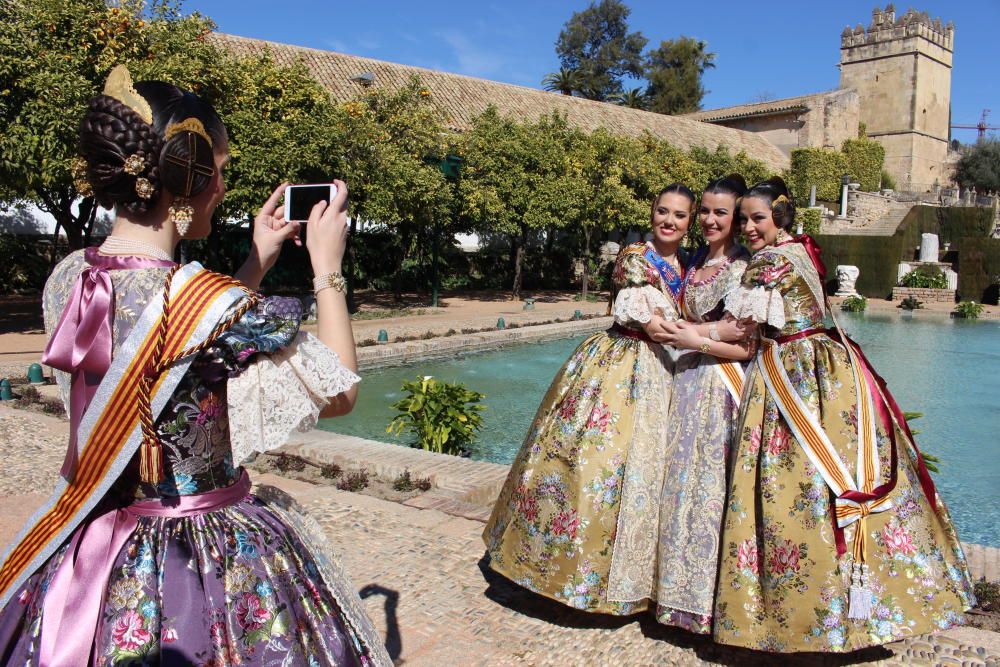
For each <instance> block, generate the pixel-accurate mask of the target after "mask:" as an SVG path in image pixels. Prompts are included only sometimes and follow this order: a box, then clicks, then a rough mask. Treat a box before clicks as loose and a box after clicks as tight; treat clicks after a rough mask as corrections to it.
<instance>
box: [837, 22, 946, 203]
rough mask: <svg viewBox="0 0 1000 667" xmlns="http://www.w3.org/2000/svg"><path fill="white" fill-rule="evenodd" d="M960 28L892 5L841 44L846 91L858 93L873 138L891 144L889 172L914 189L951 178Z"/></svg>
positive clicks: (887, 146) (848, 31)
mask: <svg viewBox="0 0 1000 667" xmlns="http://www.w3.org/2000/svg"><path fill="white" fill-rule="evenodd" d="M954 39H955V27H954V25H953V24H952V23H951V22H948V24H947V25H944V24H942V23H941V19H939V18H937V19H931V18H930V17H929V16H928V15H927V12H917V11H914V10H912V9H909V10H907V12H906V13H905V14H903V15H902V16H900V17H898V18H897V17H896V10H895V8H894V7H893V5H891V4H890V5H888V6H887V7H886V8H885V9H884V10H882V9H879V8H877V7H876V8H875V9H874V10H873V11H872V22H871V24H870V25H869V26H868V27H867V28H865V27H864V26H863V25H860V24H859V25H858V26H857V27H855V28H850V27H848V28H845V29H844V32H843V33H841V38H840V88H841V89H847V88H851V89H854V90H856V91H857V92H858V95H859V97H860V99H861V101H862V103H861V105H860V107H861V108H860V117H861V122H863V123H864V124H865V125H866V126H867V131H868V136H869V137H872V138H874V139H877V140H878V141H879V142H881V143H882V145H884V146H885V153H886V160H885V168H886V171H888V172H889V173H890V174H891V175H892V176H893V177H894V178H895V179H896V182H897V183H898V184H899V187H901V188H904V189H907V190H927V189H931V188H932V187H933V186H934V185H935V184H945V183H947V182H948V180H949V176H950V175H949V174H948V173H947V171H946V167H945V161H946V159H947V155H948V139H949V128H948V126H949V124H950V112H951V67H952V53H953V48H954Z"/></svg>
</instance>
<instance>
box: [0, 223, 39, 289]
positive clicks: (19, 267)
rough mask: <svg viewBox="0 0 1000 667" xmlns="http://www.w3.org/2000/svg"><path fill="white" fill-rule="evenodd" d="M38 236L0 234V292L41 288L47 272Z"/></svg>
mask: <svg viewBox="0 0 1000 667" xmlns="http://www.w3.org/2000/svg"><path fill="white" fill-rule="evenodd" d="M41 252H43V248H42V245H41V244H40V243H39V241H38V238H36V237H29V236H14V235H13V234H6V233H5V234H0V257H3V261H2V262H0V292H6V293H8V294H9V293H10V292H17V291H21V290H41V289H42V287H43V286H44V285H45V278H46V276H48V273H49V261H48V259H47V258H46V257H44V256H43V255H42V254H40V253H41Z"/></svg>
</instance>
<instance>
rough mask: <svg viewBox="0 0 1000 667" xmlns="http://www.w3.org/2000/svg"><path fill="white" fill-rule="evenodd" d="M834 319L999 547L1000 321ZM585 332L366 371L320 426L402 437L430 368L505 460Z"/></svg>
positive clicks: (487, 448)
mask: <svg viewBox="0 0 1000 667" xmlns="http://www.w3.org/2000/svg"><path fill="white" fill-rule="evenodd" d="M841 323H842V325H843V326H844V328H845V329H846V330H847V332H848V333H849V334H850V335H851V336H852V337H853V338H854V339H855V340H857V341H858V343H860V344H861V346H862V348H863V349H864V351H865V354H866V355H867V356H868V358H869V359H870V360H871V362H872V364H874V366H875V368H876V370H877V371H878V372H879V373H880V374H881V375H882V376H883V377H884V378H885V380H886V381H887V383H888V385H889V388H890V390H891V391H892V392H893V394H894V395H895V397H896V400H897V401H898V402H899V405H900V407H901V408H902V409H903V410H906V411H912V412H922V413H924V416H923V417H922V418H920V419H918V420H916V421H914V422H913V424H912V426H913V427H914V428H915V429H919V430H920V434H919V435H917V444H918V445H919V446H920V448H921V449H922V450H924V451H927V452H929V453H932V454H934V455H935V456H937V457H939V458H940V459H941V464H940V468H941V472H940V473H937V474H934V479H935V482H936V483H937V485H938V488H939V490H940V492H941V495H942V496H943V497H944V499H945V502H946V503H947V504H948V507H949V509H950V510H951V514H952V518H953V519H954V521H955V524H956V525H957V527H958V530H959V535H960V537H961V538H962V540H963V541H966V542H976V543H979V544H989V545H992V546H997V547H1000V535H998V532H1000V531H998V528H1000V502H998V501H1000V437H998V430H1000V322H994V321H985V322H973V321H966V320H943V319H932V320H925V319H922V318H913V319H908V318H904V317H900V316H896V315H866V314H844V315H843V316H842V317H841ZM582 339H583V337H577V338H569V339H563V340H557V341H551V342H546V343H535V344H530V343H529V344H524V345H518V346H514V347H509V348H504V349H501V350H497V351H493V352H485V353H480V354H471V355H466V356H460V357H457V358H451V359H445V360H441V361H433V362H427V363H421V364H417V365H413V366H401V367H396V368H387V369H383V370H379V371H370V372H366V373H363V374H362V375H363V377H364V380H363V382H362V384H361V393H360V394H359V400H358V403H357V406H356V407H355V409H354V411H353V412H352V413H351V414H350V415H347V416H346V417H339V418H337V419H327V420H323V421H322V422H321V423H320V428H323V429H326V430H330V431H335V432H337V433H346V434H350V435H356V436H359V437H363V438H369V439H372V440H381V441H383V442H392V443H397V444H403V445H405V444H409V441H410V437H409V436H408V435H407V434H405V433H404V434H402V435H401V436H399V437H395V436H392V435H390V434H387V433H386V431H385V427H386V426H387V425H388V423H389V421H390V420H391V419H392V418H393V416H395V414H396V413H395V412H394V411H393V410H392V409H391V408H390V407H389V406H390V405H391V404H392V403H394V402H396V401H398V400H399V399H400V398H402V397H403V394H402V392H401V391H400V385H401V384H402V382H403V380H412V379H416V378H418V377H420V376H422V375H433V376H434V377H435V378H437V379H440V380H445V381H448V382H462V383H464V384H465V385H466V386H467V387H469V388H470V389H473V390H475V391H478V392H481V393H483V394H486V398H485V399H483V404H484V405H486V408H487V409H486V410H485V411H484V412H483V419H484V428H483V430H482V431H480V433H479V435H478V437H477V439H476V441H475V442H474V443H473V445H472V457H473V458H475V459H479V460H484V461H494V462H497V463H510V462H511V461H512V460H513V459H514V456H515V454H516V453H517V450H518V448H520V446H521V442H522V440H523V439H524V435H525V433H526V432H527V430H528V425H529V424H530V423H531V420H532V418H533V417H534V416H535V411H536V410H537V409H538V404H539V402H541V400H542V397H543V396H544V394H545V391H546V389H548V387H549V383H550V382H551V381H552V378H553V377H554V376H555V374H556V372H557V371H558V370H559V367H560V366H561V365H562V364H563V362H565V361H566V359H567V357H569V354H570V352H572V351H573V349H574V348H575V347H576V346H577V345H578V344H579V343H580V341H581V340H582Z"/></svg>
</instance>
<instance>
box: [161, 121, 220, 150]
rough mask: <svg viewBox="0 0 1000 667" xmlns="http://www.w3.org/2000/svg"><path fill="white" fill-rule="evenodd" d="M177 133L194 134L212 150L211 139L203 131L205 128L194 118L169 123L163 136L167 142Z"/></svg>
mask: <svg viewBox="0 0 1000 667" xmlns="http://www.w3.org/2000/svg"><path fill="white" fill-rule="evenodd" d="M179 132H194V133H195V134H197V135H198V136H199V137H201V138H202V139H204V140H205V141H207V142H208V145H209V146H210V147H213V148H214V146H212V138H211V137H209V136H208V132H206V131H205V126H204V125H203V124H202V122H201V121H200V120H198V119H197V118H195V117H194V116H190V117H188V118H185V119H184V120H182V121H178V122H176V123H171V124H170V125H168V126H167V129H166V131H165V132H164V133H163V136H164V138H165V139H166V140H167V141H170V139H171V138H172V137H173V136H174V135H176V134H177V133H179Z"/></svg>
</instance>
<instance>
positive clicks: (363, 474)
mask: <svg viewBox="0 0 1000 667" xmlns="http://www.w3.org/2000/svg"><path fill="white" fill-rule="evenodd" d="M367 487H368V471H367V470H356V471H354V472H349V473H347V476H346V477H344V479H342V480H340V482H339V483H338V484H337V488H338V489H340V490H341V491H354V492H358V491H361V490H362V489H365V488H367Z"/></svg>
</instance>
